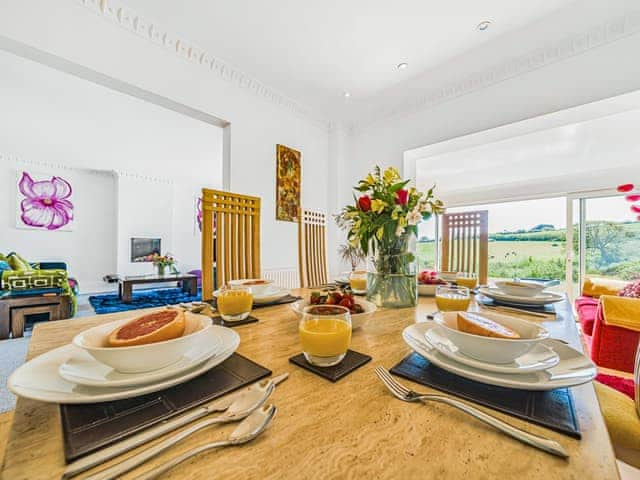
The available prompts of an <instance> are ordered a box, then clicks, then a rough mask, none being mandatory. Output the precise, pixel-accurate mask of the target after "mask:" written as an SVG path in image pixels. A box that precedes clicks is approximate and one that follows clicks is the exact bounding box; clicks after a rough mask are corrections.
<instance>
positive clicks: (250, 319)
mask: <svg viewBox="0 0 640 480" xmlns="http://www.w3.org/2000/svg"><path fill="white" fill-rule="evenodd" d="M257 321H258V319H257V318H256V317H253V316H251V315H249V316H248V317H247V318H245V319H244V320H238V321H237V322H225V321H224V319H223V318H222V317H221V316H219V315H218V316H215V317H212V318H211V323H213V324H214V325H221V326H223V327H237V326H239V325H246V324H247V323H255V322H257Z"/></svg>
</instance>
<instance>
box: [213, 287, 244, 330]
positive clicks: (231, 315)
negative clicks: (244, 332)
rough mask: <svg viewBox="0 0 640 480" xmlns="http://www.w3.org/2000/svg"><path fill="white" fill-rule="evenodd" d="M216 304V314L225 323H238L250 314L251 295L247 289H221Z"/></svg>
mask: <svg viewBox="0 0 640 480" xmlns="http://www.w3.org/2000/svg"><path fill="white" fill-rule="evenodd" d="M217 303H218V312H220V316H221V317H222V319H223V320H224V321H225V322H238V321H240V320H244V319H245V318H247V317H248V316H249V314H250V313H251V309H252V308H253V295H252V294H251V290H250V289H249V288H247V287H236V288H233V289H231V288H223V289H222V291H221V292H220V294H219V295H218V299H217Z"/></svg>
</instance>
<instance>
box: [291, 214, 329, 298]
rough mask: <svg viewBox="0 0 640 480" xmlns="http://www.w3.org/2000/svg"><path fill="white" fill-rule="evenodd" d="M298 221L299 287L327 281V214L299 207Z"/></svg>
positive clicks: (322, 283) (321, 283)
mask: <svg viewBox="0 0 640 480" xmlns="http://www.w3.org/2000/svg"><path fill="white" fill-rule="evenodd" d="M299 220H300V221H299V222H298V261H299V266H300V287H302V288H307V287H312V286H314V285H324V284H325V283H327V282H328V277H329V274H328V268H327V240H326V238H327V228H326V227H327V216H326V215H325V214H324V213H323V212H316V211H312V210H305V209H301V212H300V219H299Z"/></svg>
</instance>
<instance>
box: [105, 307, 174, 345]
mask: <svg viewBox="0 0 640 480" xmlns="http://www.w3.org/2000/svg"><path fill="white" fill-rule="evenodd" d="M184 328H185V319H184V312H183V311H182V310H173V309H168V308H167V309H164V310H160V311H158V312H153V313H148V314H146V315H141V316H139V317H136V318H134V319H132V320H130V321H128V322H127V323H125V324H124V325H121V326H119V327H118V328H116V329H115V330H114V331H113V332H111V333H110V334H109V337H108V338H107V345H108V346H110V347H132V346H135V345H146V344H149V343H156V342H164V341H166V340H173V339H174V338H178V337H180V336H182V334H183V333H184Z"/></svg>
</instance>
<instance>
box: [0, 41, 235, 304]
mask: <svg viewBox="0 0 640 480" xmlns="http://www.w3.org/2000/svg"><path fill="white" fill-rule="evenodd" d="M0 71H2V75H1V76H0V105H1V106H2V108H0V155H4V158H5V159H6V161H3V165H2V168H1V169H0V182H2V184H3V185H6V186H7V187H8V188H7V189H4V190H3V194H6V196H7V197H10V198H11V202H10V203H9V202H3V205H4V208H2V209H1V210H2V213H1V215H2V221H1V222H0V239H1V241H0V251H8V250H17V251H20V252H21V253H23V254H24V255H25V256H26V257H27V258H29V259H34V260H46V259H58V260H65V261H66V262H67V263H68V264H69V267H70V271H71V272H72V273H73V275H75V276H76V277H77V278H78V280H79V281H80V288H81V291H82V292H84V293H87V292H93V291H97V290H101V289H105V288H113V285H110V286H109V285H107V284H104V283H103V282H102V280H101V279H102V277H103V276H104V275H105V274H108V273H121V274H140V273H150V272H152V269H153V267H152V265H151V264H149V263H144V264H133V263H131V262H130V238H131V237H134V236H151V237H159V238H161V239H162V248H163V251H165V252H167V251H168V252H171V253H173V254H174V255H175V256H176V258H177V259H178V260H179V268H181V269H182V270H185V271H188V270H191V269H194V268H199V266H200V245H199V236H197V235H195V234H194V230H193V226H194V208H195V206H194V195H196V194H197V192H198V191H199V190H200V189H201V188H202V187H203V186H207V187H213V188H220V187H221V186H222V148H223V131H222V128H220V127H218V126H213V125H210V124H207V123H204V122H202V121H200V120H195V119H193V118H190V117H187V116H185V115H182V114H180V113H176V112H174V111H171V110H168V109H165V108H162V107H159V106H156V105H154V104H151V103H148V102H145V101H142V100H139V99H137V98H134V97H131V96H128V95H125V94H122V93H119V92H115V91H113V90H110V89H108V88H105V87H102V86H100V85H96V84H94V83H91V82H88V81H86V80H83V79H80V78H77V77H75V76H73V75H69V74H66V73H63V72H60V71H58V70H54V69H52V68H50V67H47V66H44V65H41V64H38V63H35V62H32V61H29V60H25V59H23V58H21V57H18V56H15V55H12V54H9V53H6V52H0ZM9 158H18V159H20V160H21V161H23V162H27V164H28V170H29V171H32V172H33V171H35V172H47V173H50V174H60V175H61V176H64V177H73V179H74V180H73V182H72V183H73V188H74V197H73V201H74V204H75V206H76V219H75V222H74V227H75V228H74V230H73V231H72V232H33V231H26V230H20V229H19V230H16V228H15V221H14V216H15V213H14V212H15V196H16V187H15V178H16V177H15V175H16V174H15V167H10V166H9V165H10V164H11V165H13V164H15V161H9ZM5 164H6V165H5ZM18 168H20V167H18ZM60 172H62V173H60ZM100 172H103V173H102V174H100ZM98 180H99V181H98Z"/></svg>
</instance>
